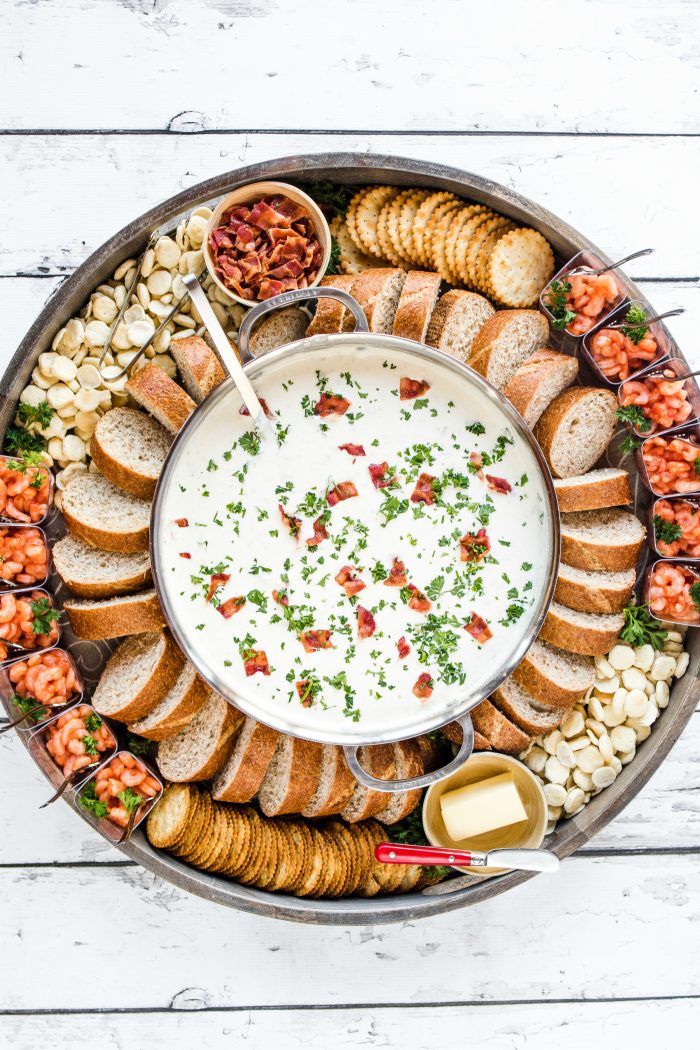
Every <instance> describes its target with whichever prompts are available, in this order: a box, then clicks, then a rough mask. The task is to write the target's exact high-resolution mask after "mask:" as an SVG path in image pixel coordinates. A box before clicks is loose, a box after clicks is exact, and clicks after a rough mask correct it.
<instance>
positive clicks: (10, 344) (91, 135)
mask: <svg viewBox="0 0 700 1050" xmlns="http://www.w3.org/2000/svg"><path fill="white" fill-rule="evenodd" d="M699 11H700V5H698V4H697V3H696V2H693V0H687V2H686V0H533V2H531V3H530V4H522V3H520V2H519V0H489V2H488V3H485V2H482V3H480V4H478V3H476V2H474V0H472V2H471V3H465V2H464V0H434V2H433V3H432V4H431V5H425V4H422V3H418V0H403V2H397V0H344V2H338V0H336V2H335V3H334V4H332V5H319V4H318V3H317V2H313V3H312V2H311V0H296V3H295V4H293V5H292V4H286V3H284V0H200V2H199V3H198V4H192V3H189V2H188V0H63V2H62V3H61V4H55V3H51V2H50V0H34V2H32V0H5V3H4V4H3V14H4V16H5V17H4V19H3V23H4V27H3V28H4V31H3V33H2V34H0V62H1V63H2V68H3V72H4V84H3V88H4V90H3V92H2V93H1V94H0V165H1V167H0V172H1V174H0V179H1V185H2V190H3V201H4V207H3V209H2V216H3V218H2V220H1V223H2V225H1V228H2V236H1V237H0V318H1V319H2V320H1V321H0V333H2V339H1V340H0V368H1V367H4V366H5V364H6V362H7V360H9V357H10V355H11V353H12V352H13V350H14V348H15V346H16V344H17V343H18V342H19V340H20V339H21V337H22V335H23V333H24V331H26V329H27V327H28V325H29V324H30V323H31V321H32V320H33V318H34V317H35V316H36V313H37V312H38V310H39V309H40V308H41V306H42V304H43V302H44V301H45V300H46V298H47V297H48V296H49V295H50V293H51V292H52V291H53V290H54V289H55V288H56V287H58V285H59V283H60V282H61V281H62V280H63V279H64V278H65V277H66V276H67V275H69V274H70V273H71V272H72V270H73V269H74V268H75V266H76V265H78V264H79V263H80V262H81V261H82V260H83V259H84V258H85V257H86V255H87V254H89V252H90V251H92V250H93V249H94V248H95V247H97V246H98V245H99V244H100V243H101V242H102V241H103V240H104V239H105V238H106V237H108V236H109V235H110V234H112V233H113V232H114V231H115V230H116V229H118V228H119V227H120V226H122V225H124V224H125V223H126V222H128V221H129V220H130V219H132V218H133V217H134V216H135V215H137V214H139V213H140V212H142V211H144V210H145V209H146V208H147V207H149V206H151V205H152V204H154V203H156V202H157V201H158V200H161V199H163V198H164V197H167V196H170V195H171V194H172V193H175V192H177V191H178V190H179V189H181V188H183V187H185V186H189V185H191V184H193V183H195V182H197V181H199V180H200V179H203V178H207V177H210V176H212V175H215V174H217V173H218V172H222V171H226V170H230V169H234V168H236V167H238V166H241V165H243V164H249V163H252V162H254V161H258V160H262V159H266V158H271V157H275V156H283V155H289V154H297V153H303V152H321V151H324V150H332V149H337V150H357V151H360V152H369V153H372V152H374V153H378V152H383V153H395V154H398V155H402V156H408V157H414V158H424V159H430V160H433V161H438V162H442V163H445V164H453V165H455V166H457V167H463V168H466V169H468V170H472V171H476V172H479V173H480V174H482V175H486V176H488V177H490V178H492V179H495V180H497V181H500V182H502V183H504V184H506V185H508V186H512V187H513V188H515V189H517V190H518V191H519V192H521V193H523V194H525V195H526V196H530V197H532V198H533V199H535V200H537V201H538V202H540V203H542V204H544V205H545V206H546V207H548V208H551V209H552V210H553V211H555V212H556V213H558V214H560V215H562V216H563V217H564V218H565V219H566V220H567V221H568V222H570V223H571V224H572V225H573V226H575V227H578V228H579V229H581V230H583V231H585V232H586V234H587V235H588V236H590V237H591V238H592V239H593V240H595V241H597V242H599V243H600V244H601V246H602V247H604V248H605V249H606V250H607V251H608V252H610V253H611V254H612V255H615V254H616V253H618V252H619V254H620V255H621V254H624V253H625V252H626V251H628V250H632V249H633V248H637V247H643V246H646V245H649V246H652V247H655V249H656V251H655V254H654V255H653V256H650V257H649V258H647V259H644V260H640V261H639V262H638V263H636V264H635V265H634V267H633V268H632V271H631V272H632V276H634V277H635V278H637V279H639V280H640V281H643V283H644V287H645V291H646V293H647V294H648V296H649V298H650V299H651V301H652V302H653V303H654V305H656V306H657V307H658V308H659V309H665V308H670V307H672V306H676V305H683V306H685V307H686V311H687V312H686V314H685V315H684V316H683V317H681V318H677V319H675V320H674V322H673V331H674V334H675V335H676V337H677V338H678V339H679V341H680V342H681V345H682V347H683V349H684V351H685V353H686V356H687V357H688V358H689V360H691V361H692V362H693V363H694V365H695V366H696V367H700V344H699V343H698V331H700V280H699V272H700V268H699V265H698V244H699V243H700V219H699V211H698V208H697V205H696V198H697V185H698V175H699V174H700V170H699V169H700V163H699V161H700V155H699V151H700V146H699V142H700V121H699V120H698V115H699V111H698V85H699V78H698V65H699V59H698V51H697V47H696V46H695V45H696V43H697V38H698V29H700V18H699V14H698V12H699ZM699 741H700V710H699V711H698V713H696V714H695V716H694V717H693V719H691V723H690V725H689V727H688V729H687V731H686V733H685V734H684V736H683V737H682V738H681V740H680V741H679V743H678V744H677V746H676V747H675V749H674V750H673V751H672V753H671V755H670V756H669V758H668V760H667V761H666V763H665V764H664V765H663V766H662V768H661V769H660V770H659V771H658V772H657V773H656V775H655V776H654V777H653V778H652V780H651V781H650V783H649V784H648V785H647V787H646V788H645V789H644V790H643V791H642V792H641V793H640V795H639V796H638V797H637V798H636V799H634V801H633V802H632V803H631V804H630V806H629V807H628V808H627V809H626V810H625V811H624V813H622V814H621V815H620V817H618V819H617V820H616V821H614V822H613V823H612V824H611V825H609V826H608V827H607V828H606V829H605V830H604V831H603V832H602V833H601V834H600V835H599V836H598V837H597V838H596V839H595V840H594V841H593V842H592V843H590V845H589V847H588V848H587V849H586V851H584V852H583V853H581V854H580V855H578V856H577V857H575V858H572V859H571V860H569V861H567V862H566V863H565V864H564V865H563V868H562V871H561V872H560V874H559V875H558V876H557V877H556V878H555V879H552V880H551V881H549V880H548V881H547V882H546V883H545V882H544V880H543V879H539V880H533V881H531V882H529V883H527V884H526V885H524V886H521V887H519V888H518V889H516V890H514V891H513V892H512V893H510V894H508V895H506V896H503V897H497V898H496V899H494V900H492V901H489V902H487V903H486V904H484V905H481V906H479V907H478V908H472V909H469V910H467V911H464V912H457V913H450V914H449V915H446V916H443V917H438V918H436V919H431V920H429V921H424V922H420V923H412V924H404V925H399V926H395V927H377V928H374V929H372V928H369V927H364V928H354V929H348V930H344V929H324V928H319V929H316V928H307V927H299V926H294V925H291V924H287V923H275V922H272V921H271V920H262V919H258V918H255V917H252V916H246V915H242V914H238V913H235V912H228V911H225V910H221V909H218V908H216V907H215V906H214V905H211V904H208V903H206V902H203V901H201V900H198V899H196V898H193V897H189V896H186V895H185V894H183V893H182V892H181V891H179V890H175V889H174V888H173V887H171V886H169V885H167V884H164V883H162V882H160V881H159V880H158V879H156V878H155V877H154V876H152V875H150V874H148V873H146V872H144V871H142V870H141V869H139V868H137V867H136V866H134V865H131V864H127V863H122V862H120V861H117V860H116V857H115V854H114V853H113V852H112V851H111V850H110V849H109V848H107V847H106V846H105V845H104V844H103V842H102V840H101V839H99V838H98V837H97V836H95V835H94V834H92V833H91V831H90V829H89V828H88V827H87V826H86V825H85V824H84V823H83V822H82V821H80V820H79V818H78V817H77V816H76V815H75V814H73V813H72V812H70V811H69V810H68V809H67V808H66V807H61V806H60V805H58V806H55V807H52V809H50V810H46V811H42V812H38V811H37V807H38V805H39V804H40V802H41V801H42V800H43V799H44V798H45V796H46V794H47V790H46V785H45V783H44V782H43V781H42V779H41V778H40V776H39V775H38V773H37V771H36V770H35V769H34V767H33V766H32V764H31V763H30V761H29V759H28V757H27V756H26V754H25V752H24V751H23V749H22V748H21V747H20V745H19V743H18V742H17V741H16V740H13V739H8V737H3V738H2V739H1V740H0V791H2V796H1V797H2V804H1V805H0V945H2V960H3V966H2V971H3V980H2V982H0V1047H2V1048H4V1047H5V1046H12V1047H16V1048H17V1050H36V1048H37V1047H42V1046H45V1045H47V1044H49V1043H50V1044H51V1045H52V1046H53V1047H54V1048H58V1050H63V1048H64V1047H65V1048H68V1047H70V1048H73V1047H75V1046H76V1045H78V1046H79V1045H86V1046H87V1045H89V1046H90V1047H92V1046H94V1045H96V1044H97V1042H98V1039H99V1043H100V1045H101V1046H104V1047H106V1048H109V1050H112V1048H115V1050H117V1048H118V1050H122V1048H124V1050H127V1048H128V1050H133V1048H138V1050H140V1048H141V1047H148V1048H149V1050H161V1048H165V1047H168V1048H173V1047H174V1048H176V1050H179V1048H181V1047H182V1048H189V1047H190V1046H192V1045H194V1044H195V1041H196V1042H201V1041H205V1043H206V1045H207V1046H208V1047H209V1048H212V1050H218V1048H219V1047H230V1046H232V1045H238V1044H239V1043H240V1044H243V1043H245V1045H246V1046H250V1047H251V1048H253V1050H257V1048H263V1047H264V1048H266V1050H267V1048H268V1047H270V1046H272V1045H279V1046H282V1047H283V1048H284V1050H287V1048H289V1050H296V1048H297V1047H314V1048H315V1047H318V1048H319V1050H326V1048H327V1047H328V1046H330V1045H338V1046H340V1047H359V1046H362V1047H398V1046H401V1047H402V1048H403V1047H404V1046H407V1047H410V1048H413V1047H415V1048H419V1050H421V1048H428V1047H430V1048H433V1047H435V1046H446V1047H450V1048H451V1047H458V1046H462V1045H463V1044H464V1043H465V1042H466V1041H468V1042H469V1043H470V1044H471V1045H473V1046H477V1047H482V1046H483V1047H486V1046H488V1047H489V1048H490V1050H520V1048H524V1047H527V1046H533V1045H534V1046H542V1045H548V1043H549V1042H550V1041H551V1037H552V1036H559V1037H561V1041H564V1040H565V1041H566V1045H567V1047H569V1048H572V1050H578V1048H583V1047H584V1046H585V1047H586V1048H588V1047H590V1046H592V1045H596V1046H598V1047H600V1048H603V1050H607V1048H610V1050H618V1048H619V1047H621V1046H628V1045H631V1044H633V1045H635V1046H636V1047H637V1048H647V1047H659V1046H661V1047H664V1046H669V1045H672V1042H675V1041H676V1040H677V1039H678V1038H679V1037H680V1038H683V1037H685V1041H686V1042H688V1041H691V1042H692V1037H691V1039H690V1040H689V1038H688V1036H689V1033H691V1032H693V1031H695V1030H696V1028H697V1024H698V1020H699V1019H700V963H699V962H698V959H700V952H699V950H698V949H700V937H699V936H698V929H699V927H700V923H699V921H698V914H700V898H699V896H698V892H699V891H698V857H699V856H700V758H699V757H698V755H699V753H700V749H699V748H698V742H699ZM93 1018H94V1020H93Z"/></svg>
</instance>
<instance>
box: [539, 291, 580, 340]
mask: <svg viewBox="0 0 700 1050" xmlns="http://www.w3.org/2000/svg"><path fill="white" fill-rule="evenodd" d="M570 291H571V284H570V283H569V281H552V283H551V284H550V286H549V291H548V292H547V298H546V299H545V303H546V304H547V309H548V310H549V312H550V314H551V315H552V317H553V321H552V328H554V329H556V331H558V332H560V331H562V330H563V329H564V328H566V326H567V325H568V324H571V322H572V321H573V320H574V319H575V318H576V311H575V310H570V309H569V307H568V305H567V301H566V297H567V295H568V294H569V292H570Z"/></svg>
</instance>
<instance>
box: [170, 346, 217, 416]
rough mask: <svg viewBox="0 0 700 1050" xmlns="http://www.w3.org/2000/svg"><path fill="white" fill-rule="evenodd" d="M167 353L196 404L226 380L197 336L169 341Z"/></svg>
mask: <svg viewBox="0 0 700 1050" xmlns="http://www.w3.org/2000/svg"><path fill="white" fill-rule="evenodd" d="M168 353H169V354H171V356H172V357H173V358H174V360H175V364H176V365H177V369H178V372H179V373H180V379H181V380H182V384H183V386H184V388H185V390H186V391H187V393H188V394H189V395H190V397H191V398H192V399H193V400H194V401H196V402H197V404H199V402H200V401H204V399H205V398H206V397H208V396H209V394H211V392H212V390H215V389H216V387H217V386H220V385H221V383H223V381H224V379H225V378H226V373H225V372H224V370H223V368H222V367H221V362H220V361H219V358H218V357H217V356H216V354H215V353H214V351H213V350H212V349H211V347H209V346H208V345H207V343H206V342H205V341H204V339H202V337H201V336H199V335H190V336H185V338H184V339H171V341H170V346H169V347H168Z"/></svg>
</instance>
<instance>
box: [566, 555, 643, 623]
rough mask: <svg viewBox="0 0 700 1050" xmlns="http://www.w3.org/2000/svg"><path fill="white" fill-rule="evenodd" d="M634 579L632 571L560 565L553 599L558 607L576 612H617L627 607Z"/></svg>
mask: <svg viewBox="0 0 700 1050" xmlns="http://www.w3.org/2000/svg"><path fill="white" fill-rule="evenodd" d="M636 579H637V574H636V572H635V570H634V569H622V570H621V571H620V572H589V571H588V570H586V569H576V568H574V566H573V565H565V564H564V562H562V563H561V564H560V566H559V575H558V576H557V585H556V589H555V591H554V597H555V599H556V600H557V601H558V602H559V603H560V605H566V606H567V607H568V608H569V609H578V610H579V612H588V613H619V612H622V610H623V609H624V608H625V606H626V605H629V601H630V598H631V597H632V592H633V590H634V585H635V582H636Z"/></svg>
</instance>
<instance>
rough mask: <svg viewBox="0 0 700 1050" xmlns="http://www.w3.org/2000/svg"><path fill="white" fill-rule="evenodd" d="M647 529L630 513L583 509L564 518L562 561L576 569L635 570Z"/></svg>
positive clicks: (599, 570) (562, 517)
mask: <svg viewBox="0 0 700 1050" xmlns="http://www.w3.org/2000/svg"><path fill="white" fill-rule="evenodd" d="M645 538H646V529H645V527H644V526H643V525H642V523H641V522H640V521H639V519H638V518H636V517H635V516H634V514H632V513H631V512H630V511H628V510H618V509H616V508H608V509H607V510H582V511H576V512H574V513H572V514H562V515H561V560H562V561H563V562H564V564H565V565H572V566H573V567H574V568H575V569H586V570H588V571H594V572H622V571H624V570H625V569H633V568H634V566H635V565H636V564H637V559H638V558H639V553H640V551H641V549H642V547H643V546H644V540H645Z"/></svg>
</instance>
